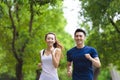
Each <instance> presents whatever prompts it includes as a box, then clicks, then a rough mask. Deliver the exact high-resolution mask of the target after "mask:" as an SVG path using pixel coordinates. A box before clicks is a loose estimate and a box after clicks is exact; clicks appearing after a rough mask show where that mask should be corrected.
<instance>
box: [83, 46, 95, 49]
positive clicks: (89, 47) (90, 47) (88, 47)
mask: <svg viewBox="0 0 120 80" xmlns="http://www.w3.org/2000/svg"><path fill="white" fill-rule="evenodd" d="M85 48H87V49H95V48H94V47H92V46H85Z"/></svg>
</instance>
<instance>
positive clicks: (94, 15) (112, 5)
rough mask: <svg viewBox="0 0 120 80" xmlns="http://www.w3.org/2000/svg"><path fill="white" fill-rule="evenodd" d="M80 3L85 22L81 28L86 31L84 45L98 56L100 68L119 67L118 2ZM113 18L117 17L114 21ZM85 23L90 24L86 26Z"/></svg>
mask: <svg viewBox="0 0 120 80" xmlns="http://www.w3.org/2000/svg"><path fill="white" fill-rule="evenodd" d="M80 1H81V2H82V8H83V13H82V14H83V16H84V17H85V19H86V21H85V22H84V24H83V26H84V28H85V29H86V30H87V33H89V34H88V38H87V41H86V43H87V44H88V45H91V46H93V47H95V48H96V49H97V50H98V53H99V55H100V60H101V63H102V67H104V68H106V67H107V66H108V64H110V63H113V64H114V65H117V66H120V61H119V60H118V58H119V55H120V54H119V52H120V50H119V48H120V45H119V44H120V36H119V34H120V26H119V24H120V22H119V19H118V15H119V12H120V7H119V4H120V0H117V1H116V0H92V1H91V0H80ZM115 17H117V19H116V21H115ZM86 22H91V23H92V24H91V25H90V26H89V25H86Z"/></svg>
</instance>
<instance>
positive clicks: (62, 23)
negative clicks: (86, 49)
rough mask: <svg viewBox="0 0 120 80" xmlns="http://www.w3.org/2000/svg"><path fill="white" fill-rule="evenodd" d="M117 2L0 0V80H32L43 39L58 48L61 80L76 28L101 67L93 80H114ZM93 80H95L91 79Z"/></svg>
mask: <svg viewBox="0 0 120 80" xmlns="http://www.w3.org/2000/svg"><path fill="white" fill-rule="evenodd" d="M119 4H120V0H92V1H91V0H0V80H37V73H39V69H38V66H37V65H38V63H39V62H40V54H39V51H40V50H41V49H43V48H45V47H46V45H45V41H44V35H45V34H46V33H47V32H54V33H56V35H57V38H58V40H59V41H60V42H61V44H62V45H63V46H64V51H63V54H64V58H62V60H61V62H60V67H59V68H58V74H59V78H60V80H71V78H69V77H67V70H66V68H67V66H66V63H67V61H66V51H67V50H69V49H70V48H71V47H73V46H75V43H74V39H73V34H74V31H75V29H76V28H82V29H84V30H86V32H87V39H86V42H85V43H86V45H89V46H93V47H95V48H96V49H97V51H98V53H99V57H100V61H101V63H102V67H101V68H100V70H98V72H97V73H95V74H96V77H97V79H96V80H120V72H119V71H120V6H119ZM97 74H98V75H97Z"/></svg>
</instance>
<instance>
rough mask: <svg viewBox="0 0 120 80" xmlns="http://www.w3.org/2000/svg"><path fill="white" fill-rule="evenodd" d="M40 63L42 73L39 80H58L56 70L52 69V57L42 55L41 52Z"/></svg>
mask: <svg viewBox="0 0 120 80" xmlns="http://www.w3.org/2000/svg"><path fill="white" fill-rule="evenodd" d="M55 50H56V49H54V51H53V55H55ZM40 54H41V61H42V72H41V75H40V79H39V80H59V78H58V74H57V68H55V67H54V65H53V63H52V55H51V54H49V55H45V54H44V55H43V50H42V51H41V52H40Z"/></svg>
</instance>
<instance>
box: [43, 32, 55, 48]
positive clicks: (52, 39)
mask: <svg viewBox="0 0 120 80" xmlns="http://www.w3.org/2000/svg"><path fill="white" fill-rule="evenodd" d="M55 39H56V38H55V35H53V34H48V35H47V36H46V38H45V40H46V43H47V45H48V46H53V44H54V43H55Z"/></svg>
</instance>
